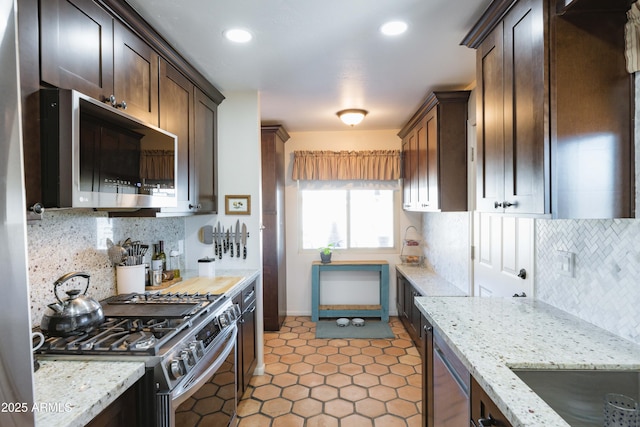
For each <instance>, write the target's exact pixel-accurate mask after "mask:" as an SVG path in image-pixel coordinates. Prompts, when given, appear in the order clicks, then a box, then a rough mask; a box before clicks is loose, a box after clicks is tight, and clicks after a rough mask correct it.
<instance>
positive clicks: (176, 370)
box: [169, 360, 185, 380]
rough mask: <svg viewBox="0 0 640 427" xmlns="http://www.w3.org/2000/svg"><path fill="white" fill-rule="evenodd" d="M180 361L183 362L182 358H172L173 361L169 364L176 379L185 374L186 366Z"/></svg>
mask: <svg viewBox="0 0 640 427" xmlns="http://www.w3.org/2000/svg"><path fill="white" fill-rule="evenodd" d="M180 362H181V361H180V360H172V361H171V363H170V364H169V370H170V372H171V376H172V377H173V379H174V380H177V379H179V378H180V377H182V376H183V375H184V374H185V372H184V368H183V367H182V363H180Z"/></svg>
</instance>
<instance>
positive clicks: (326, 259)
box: [320, 243, 336, 264]
mask: <svg viewBox="0 0 640 427" xmlns="http://www.w3.org/2000/svg"><path fill="white" fill-rule="evenodd" d="M335 246H336V244H335V243H329V244H328V245H327V246H323V247H321V248H320V261H321V262H322V263H323V264H328V263H330V262H331V254H332V253H333V248H335Z"/></svg>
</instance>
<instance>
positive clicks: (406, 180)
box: [402, 137, 411, 209]
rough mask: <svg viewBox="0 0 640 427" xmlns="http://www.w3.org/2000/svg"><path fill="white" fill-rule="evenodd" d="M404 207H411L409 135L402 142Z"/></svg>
mask: <svg viewBox="0 0 640 427" xmlns="http://www.w3.org/2000/svg"><path fill="white" fill-rule="evenodd" d="M402 178H403V180H402V208H403V209H411V152H410V151H409V137H407V138H405V140H404V141H403V142H402Z"/></svg>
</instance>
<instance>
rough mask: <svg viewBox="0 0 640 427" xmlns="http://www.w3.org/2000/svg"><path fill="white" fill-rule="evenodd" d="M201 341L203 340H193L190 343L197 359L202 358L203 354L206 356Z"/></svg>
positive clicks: (190, 347)
mask: <svg viewBox="0 0 640 427" xmlns="http://www.w3.org/2000/svg"><path fill="white" fill-rule="evenodd" d="M201 342H202V341H193V342H191V343H190V344H189V351H190V352H191V354H192V355H193V358H194V359H195V360H200V359H202V356H204V351H202V345H201Z"/></svg>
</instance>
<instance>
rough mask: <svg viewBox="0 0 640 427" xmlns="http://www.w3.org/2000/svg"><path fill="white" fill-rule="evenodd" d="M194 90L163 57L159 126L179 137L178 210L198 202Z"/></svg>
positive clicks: (184, 210) (188, 208) (183, 210)
mask: <svg viewBox="0 0 640 427" xmlns="http://www.w3.org/2000/svg"><path fill="white" fill-rule="evenodd" d="M193 90H194V88H193V84H192V83H191V82H190V81H189V80H188V79H187V78H186V77H185V76H184V75H182V74H181V73H180V72H179V71H178V70H176V69H175V68H174V67H172V66H171V65H169V64H168V63H166V62H165V61H160V127H161V128H162V129H166V130H167V131H169V132H171V133H173V134H175V135H177V137H178V170H177V175H178V176H177V178H178V179H177V182H178V184H177V185H178V188H177V191H178V206H177V207H176V208H175V211H176V212H189V211H191V210H193V209H190V207H189V206H190V205H191V206H195V184H194V179H195V171H194V162H195V160H194V154H193V153H194V147H193V143H194V138H193V132H194V129H193V115H194V114H193V107H194V105H195V104H194V101H193ZM167 210H169V209H167ZM171 210H173V208H171Z"/></svg>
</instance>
